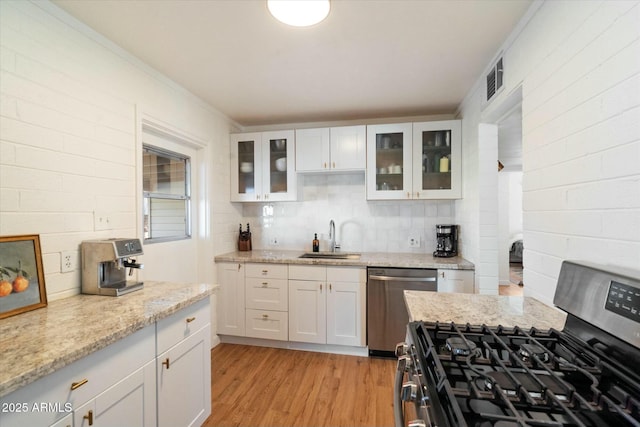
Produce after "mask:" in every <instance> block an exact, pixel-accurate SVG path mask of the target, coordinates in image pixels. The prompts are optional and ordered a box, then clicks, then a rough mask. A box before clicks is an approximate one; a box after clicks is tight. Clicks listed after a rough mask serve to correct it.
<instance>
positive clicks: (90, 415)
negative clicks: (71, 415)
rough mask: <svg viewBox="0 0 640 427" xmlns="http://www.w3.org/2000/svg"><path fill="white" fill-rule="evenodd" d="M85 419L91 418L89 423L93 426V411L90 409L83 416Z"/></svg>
mask: <svg viewBox="0 0 640 427" xmlns="http://www.w3.org/2000/svg"><path fill="white" fill-rule="evenodd" d="M82 419H83V420H89V425H90V426H92V425H93V411H89V412H88V413H87V415H85V416H84V417H82Z"/></svg>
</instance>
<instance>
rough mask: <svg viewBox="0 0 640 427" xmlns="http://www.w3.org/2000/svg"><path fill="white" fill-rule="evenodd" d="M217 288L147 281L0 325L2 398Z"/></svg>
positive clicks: (64, 301) (82, 297)
mask: <svg viewBox="0 0 640 427" xmlns="http://www.w3.org/2000/svg"><path fill="white" fill-rule="evenodd" d="M217 287H218V286H217V285H209V284H188V283H169V282H149V281H147V282H145V283H144V288H143V289H141V290H139V291H135V292H132V293H130V294H126V295H123V296H120V297H110V296H99V295H77V296H73V297H69V298H65V299H61V300H57V301H53V302H50V303H49V304H48V305H47V307H44V308H41V309H37V310H33V311H29V312H26V313H22V314H19V315H17V316H13V317H9V318H6V319H3V320H2V321H0V349H1V350H0V357H1V358H2V359H3V360H5V361H16V360H19V361H20V363H13V362H8V363H3V364H2V369H0V397H3V396H6V395H8V394H9V393H11V392H13V391H15V390H17V389H18V388H20V387H23V386H25V385H27V384H29V383H31V382H33V381H36V380H37V379H39V378H42V377H44V376H45V375H48V374H50V373H52V372H54V371H56V370H58V369H61V368H63V367H65V366H66V365H69V364H70V363H73V362H75V361H76V360H79V359H81V358H82V357H84V356H88V355H89V354H91V353H93V352H95V351H98V350H100V349H102V348H104V347H107V346H108V345H109V344H112V343H114V342H116V341H118V340H120V339H122V338H125V337H127V336H128V335H131V334H132V333H134V332H136V331H138V330H140V329H142V328H144V327H146V326H149V325H151V324H153V323H154V322H156V321H157V320H160V319H163V318H165V317H167V316H169V315H171V314H173V313H175V312H176V311H178V310H180V309H182V308H185V307H187V306H190V305H192V304H194V303H196V302H197V301H200V300H202V299H204V298H207V297H208V296H209V295H210V294H211V293H212V292H213V291H214V290H215V289H216V288H217Z"/></svg>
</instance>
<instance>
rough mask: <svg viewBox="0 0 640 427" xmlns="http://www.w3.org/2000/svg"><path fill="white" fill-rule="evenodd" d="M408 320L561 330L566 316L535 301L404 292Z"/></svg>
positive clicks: (473, 295) (519, 298)
mask: <svg viewBox="0 0 640 427" xmlns="http://www.w3.org/2000/svg"><path fill="white" fill-rule="evenodd" d="M404 299H405V302H406V304H407V311H408V312H409V320H411V321H417V320H422V321H425V322H446V323H449V322H455V323H462V324H466V323H470V324H472V325H483V324H484V325H487V326H498V325H502V326H506V327H512V326H520V327H525V328H530V327H532V326H535V327H536V328H538V329H549V328H555V329H558V330H560V329H562V328H563V327H564V322H565V319H566V314H565V313H564V312H562V311H560V310H558V309H557V308H555V307H550V306H548V305H546V304H543V303H542V302H540V301H538V300H537V299H535V298H531V297H516V296H497V295H479V294H457V293H439V292H425V291H404Z"/></svg>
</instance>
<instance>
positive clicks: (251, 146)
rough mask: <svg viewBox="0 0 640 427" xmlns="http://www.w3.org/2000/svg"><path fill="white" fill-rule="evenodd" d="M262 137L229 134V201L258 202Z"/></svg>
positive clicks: (254, 134)
mask: <svg viewBox="0 0 640 427" xmlns="http://www.w3.org/2000/svg"><path fill="white" fill-rule="evenodd" d="M261 160H262V135H261V134H260V133H243V134H231V201H233V202H253V201H259V198H260V197H261V194H262V168H261Z"/></svg>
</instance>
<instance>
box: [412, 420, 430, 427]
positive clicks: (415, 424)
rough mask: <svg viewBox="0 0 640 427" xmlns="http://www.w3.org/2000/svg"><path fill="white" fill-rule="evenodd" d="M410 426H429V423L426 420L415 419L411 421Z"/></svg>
mask: <svg viewBox="0 0 640 427" xmlns="http://www.w3.org/2000/svg"><path fill="white" fill-rule="evenodd" d="M408 426H409V427H427V423H425V422H424V420H413V421H409V424H408Z"/></svg>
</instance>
